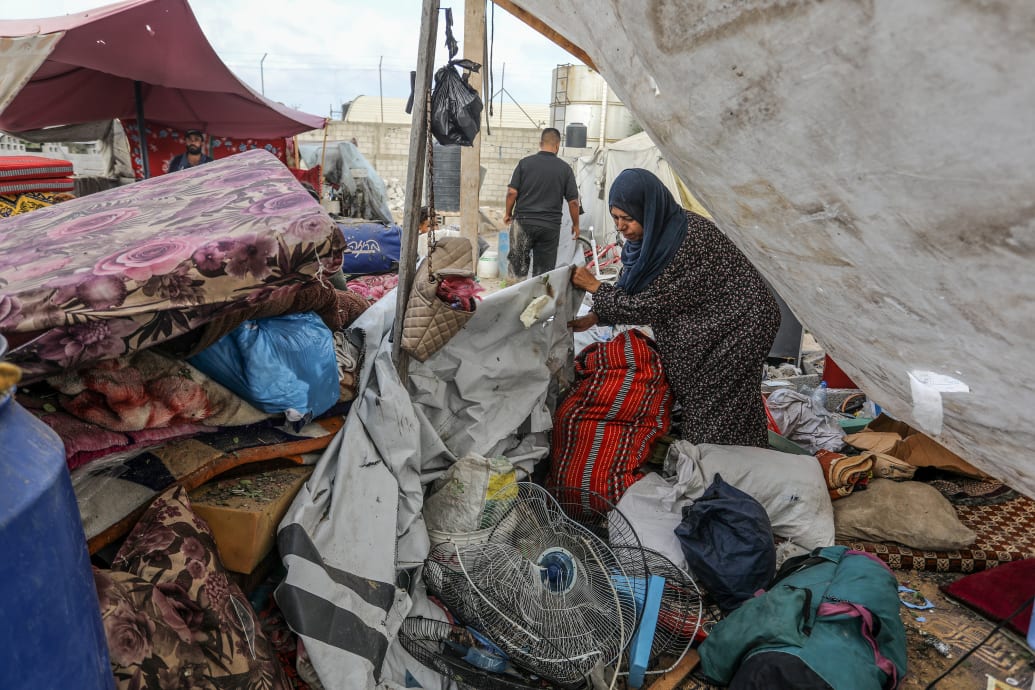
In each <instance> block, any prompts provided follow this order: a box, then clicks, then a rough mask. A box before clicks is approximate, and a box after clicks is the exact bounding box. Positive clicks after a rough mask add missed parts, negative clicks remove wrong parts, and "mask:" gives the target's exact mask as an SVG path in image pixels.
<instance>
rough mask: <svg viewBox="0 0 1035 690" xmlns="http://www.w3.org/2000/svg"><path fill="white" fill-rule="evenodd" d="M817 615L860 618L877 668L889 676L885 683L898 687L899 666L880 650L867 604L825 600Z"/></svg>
mask: <svg viewBox="0 0 1035 690" xmlns="http://www.w3.org/2000/svg"><path fill="white" fill-rule="evenodd" d="M816 615H817V616H839V615H845V616H849V617H850V618H859V619H861V622H862V636H863V638H864V639H865V640H866V641H867V642H868V643H869V645H870V648H871V649H873V661H874V663H875V664H877V668H879V669H880V670H881V671H883V672H884V675H886V676H887V677H888V682H887V683H885V684H884V687H886V688H896V687H898V668H896V666H895V664H894V663H892V661H891V659H889V658H888V657H886V656H884V654H883V653H881V651H880V647H879V646H878V645H877V639H876V638H875V637H874V633H873V622H874V621H873V614H872V613H870V610H869V609H867V608H866V607H865V606H860V605H859V604H853V603H851V602H847V601H840V602H836V603H832V602H823V603H822V604H820V605H819V609H818V610H817V611H816Z"/></svg>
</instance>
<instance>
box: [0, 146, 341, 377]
mask: <svg viewBox="0 0 1035 690" xmlns="http://www.w3.org/2000/svg"><path fill="white" fill-rule="evenodd" d="M342 250H343V240H342V238H341V235H340V232H339V230H338V229H337V226H336V225H335V224H334V222H333V221H332V220H331V218H330V217H329V216H328V215H327V214H326V213H325V212H324V210H323V209H322V208H321V207H320V204H319V203H318V202H317V201H316V200H315V199H313V198H312V197H311V196H310V195H309V194H308V193H307V192H306V190H305V189H304V188H303V187H302V186H301V185H300V184H299V183H298V182H297V181H296V180H295V178H294V176H293V175H292V174H291V172H290V171H289V170H288V169H287V168H286V167H285V166H284V165H283V164H282V163H281V162H280V161H278V160H277V159H276V158H275V157H274V156H273V155H271V154H269V153H267V152H266V151H263V150H255V151H248V152H245V153H241V154H238V155H235V156H230V157H228V158H225V159H223V160H220V161H216V162H213V163H208V164H206V165H202V166H199V167H197V168H192V169H189V170H185V171H183V172H179V173H173V174H169V175H163V176H161V177H156V178H152V179H150V180H145V181H142V182H136V183H133V184H130V185H127V186H124V187H120V188H118V189H112V190H109V191H106V192H101V193H98V194H93V195H90V196H87V197H83V198H81V199H74V200H72V201H68V202H65V203H62V204H58V205H56V206H52V207H50V208H45V209H41V210H38V211H34V212H32V213H27V214H22V215H17V216H12V217H10V218H5V219H2V220H0V334H3V335H4V336H5V337H6V338H7V339H8V341H9V343H10V347H11V349H10V353H9V355H8V359H9V360H10V361H13V362H15V363H17V364H18V365H19V366H20V367H21V368H22V370H23V371H24V372H25V374H26V376H27V378H29V379H30V380H31V379H33V378H39V377H42V376H46V375H49V374H52V373H56V372H59V371H62V370H66V369H69V368H77V367H80V366H83V365H85V364H90V363H93V362H97V361H100V360H104V359H110V358H113V357H118V356H120V355H123V354H127V353H131V352H135V351H138V350H143V349H146V348H148V347H151V346H152V345H155V344H158V343H161V342H163V341H166V340H169V339H171V338H174V337H176V336H179V335H182V334H183V333H186V332H187V331H190V330H192V329H194V328H196V327H198V326H200V325H202V324H204V323H206V322H208V321H210V320H212V319H214V318H215V317H216V316H218V315H222V314H225V313H226V310H233V309H245V308H248V307H249V306H250V305H251V304H254V303H255V302H258V301H262V300H264V299H267V298H268V297H269V296H271V295H273V294H274V293H275V292H276V291H278V290H281V289H283V288H291V286H294V285H296V284H298V283H301V282H307V281H310V280H312V279H313V276H315V275H317V274H318V273H320V272H321V271H333V270H336V269H337V268H338V267H339V266H340V264H341V258H342ZM292 289H293V288H292Z"/></svg>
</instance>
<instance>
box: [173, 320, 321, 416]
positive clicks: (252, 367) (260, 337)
mask: <svg viewBox="0 0 1035 690" xmlns="http://www.w3.org/2000/svg"><path fill="white" fill-rule="evenodd" d="M189 361H190V363H191V364H193V365H194V366H195V367H197V368H198V369H200V370H201V371H202V372H203V373H205V374H206V375H208V376H210V377H212V378H213V379H215V380H216V381H218V382H220V383H221V384H223V385H224V386H226V387H227V388H229V389H230V390H232V391H233V392H234V393H236V394H237V395H239V396H241V397H242V398H244V399H245V400H247V401H248V402H250V403H251V404H253V405H255V407H258V408H259V409H260V410H263V411H264V412H269V413H271V414H277V413H281V412H283V413H284V414H285V416H286V417H287V418H288V420H289V421H292V422H297V421H299V420H303V419H305V420H308V419H312V417H314V416H316V415H319V414H322V413H323V412H326V411H327V410H329V409H330V408H331V406H332V405H334V403H336V402H337V401H338V397H339V395H340V391H339V388H338V368H337V357H336V356H335V353H334V337H333V335H332V334H331V331H330V329H329V328H327V326H325V325H324V323H323V321H321V320H320V317H319V316H317V315H316V314H314V313H313V312H304V313H301V314H287V315H284V316H274V317H271V318H268V319H257V320H255V321H245V322H244V323H243V324H241V325H240V326H238V327H237V328H236V329H234V330H233V331H232V332H230V333H229V334H227V335H225V336H223V337H222V338H220V339H219V340H218V341H217V342H216V344H215V345H213V346H211V347H209V348H207V349H205V350H203V351H202V352H200V353H199V354H197V355H195V356H194V357H191V358H190V360H189Z"/></svg>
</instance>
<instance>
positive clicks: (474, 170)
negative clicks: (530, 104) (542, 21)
mask: <svg viewBox="0 0 1035 690" xmlns="http://www.w3.org/2000/svg"><path fill="white" fill-rule="evenodd" d="M484 56H485V0H464V57H465V58H466V59H468V60H473V61H474V62H478V63H480V62H482V61H483V60H484V59H485V57H484ZM482 69H483V70H487V69H489V66H488V65H482ZM470 84H471V86H473V87H474V90H475V91H477V92H478V94H479V95H481V92H482V79H481V76H480V75H471V80H470ZM489 97H490V98H491V97H492V94H489ZM483 102H484V99H483ZM485 112H488V108H485V109H483V114H484V113H485ZM482 119H483V124H484V118H482ZM481 167H482V135H481V132H479V133H478V135H477V136H476V137H475V138H474V142H473V143H472V145H471V146H465V147H463V148H462V149H460V235H461V236H462V237H466V238H467V239H468V240H470V241H471V251H472V252H473V259H474V265H475V266H477V265H478V228H479V226H480V225H481V214H480V212H479V208H478V207H479V205H480V203H479V202H480V199H481V186H482V185H481V181H482V180H481V178H482V170H481Z"/></svg>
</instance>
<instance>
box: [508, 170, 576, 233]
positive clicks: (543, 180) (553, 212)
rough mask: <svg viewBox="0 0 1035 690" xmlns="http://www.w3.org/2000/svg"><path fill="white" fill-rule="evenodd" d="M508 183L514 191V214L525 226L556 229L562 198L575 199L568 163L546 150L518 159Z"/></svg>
mask: <svg viewBox="0 0 1035 690" xmlns="http://www.w3.org/2000/svg"><path fill="white" fill-rule="evenodd" d="M509 186H510V187H513V188H514V189H516V190H517V192H518V198H517V203H516V204H515V206H514V217H515V218H517V219H518V221H519V222H521V223H523V224H525V225H536V226H544V227H556V228H559V227H560V226H561V208H562V201H574V200H576V199H578V198H579V188H578V186H577V185H576V184H575V173H574V172H572V170H571V166H570V165H568V164H567V163H565V162H564V161H562V160H561V159H560V158H558V157H557V154H555V153H551V152H550V151H540V152H539V153H536V154H535V155H532V156H528V157H526V158H522V159H521V161H520V162H519V163H518V164H517V167H516V168H514V174H513V175H512V176H511V178H510V185H509Z"/></svg>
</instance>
